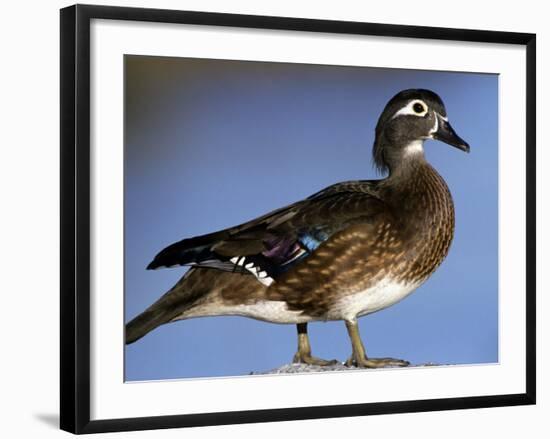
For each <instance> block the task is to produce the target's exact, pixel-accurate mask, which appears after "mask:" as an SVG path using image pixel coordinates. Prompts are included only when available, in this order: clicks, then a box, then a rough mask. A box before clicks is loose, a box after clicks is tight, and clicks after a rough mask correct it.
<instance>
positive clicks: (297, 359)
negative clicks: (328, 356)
mask: <svg viewBox="0 0 550 439" xmlns="http://www.w3.org/2000/svg"><path fill="white" fill-rule="evenodd" d="M292 361H293V362H294V363H305V364H313V365H315V366H330V365H332V364H336V363H338V361H337V360H323V359H322V358H317V357H314V356H313V355H311V354H302V353H300V352H296V354H295V355H294V358H293V360H292Z"/></svg>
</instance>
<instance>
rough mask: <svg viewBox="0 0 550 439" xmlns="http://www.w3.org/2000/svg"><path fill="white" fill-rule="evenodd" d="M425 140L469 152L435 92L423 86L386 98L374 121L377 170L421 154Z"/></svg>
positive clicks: (385, 168)
mask: <svg viewBox="0 0 550 439" xmlns="http://www.w3.org/2000/svg"><path fill="white" fill-rule="evenodd" d="M426 139H435V140H441V141H442V142H445V143H448V144H449V145H452V146H454V147H456V148H458V149H461V150H462V151H466V152H470V146H469V145H468V144H467V143H466V142H465V141H464V140H462V139H461V138H460V137H459V136H458V135H457V134H456V133H455V130H454V129H453V127H452V126H451V124H450V123H449V120H448V118H447V111H446V110H445V105H444V104H443V101H442V100H441V98H440V97H439V96H438V95H437V94H435V93H434V92H433V91H430V90H423V89H410V90H403V91H402V92H400V93H398V94H396V95H395V96H394V97H393V98H391V99H390V101H389V102H388V103H387V105H386V108H384V111H383V112H382V115H381V116H380V119H379V120H378V124H377V125H376V139H375V142H374V148H373V157H374V162H375V164H376V166H377V167H378V169H380V170H382V171H384V170H388V169H389V170H390V171H392V170H393V169H396V168H397V167H398V166H400V165H401V164H404V163H407V162H409V161H410V160H414V159H415V157H419V156H421V157H423V153H424V148H423V145H424V141H425V140H426Z"/></svg>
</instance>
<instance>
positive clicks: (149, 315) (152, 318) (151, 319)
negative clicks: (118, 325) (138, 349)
mask: <svg viewBox="0 0 550 439" xmlns="http://www.w3.org/2000/svg"><path fill="white" fill-rule="evenodd" d="M166 322H167V320H166V312H165V311H162V310H151V311H149V310H147V311H144V312H142V313H141V314H140V315H139V316H137V317H136V318H134V319H133V320H132V321H130V322H129V323H127V324H126V344H130V343H133V342H135V341H137V340H139V339H140V338H141V337H143V336H144V335H146V334H147V333H149V332H151V331H152V330H153V329H155V328H156V327H158V326H160V325H162V324H163V323H166Z"/></svg>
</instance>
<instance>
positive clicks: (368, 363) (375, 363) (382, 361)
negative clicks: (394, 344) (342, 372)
mask: <svg viewBox="0 0 550 439" xmlns="http://www.w3.org/2000/svg"><path fill="white" fill-rule="evenodd" d="M409 364H410V363H409V362H408V361H405V360H399V359H397V358H367V357H359V358H356V357H355V356H354V355H352V356H351V357H350V358H348V360H347V361H346V366H348V367H349V366H357V367H365V368H369V369H374V368H378V367H405V366H408V365H409Z"/></svg>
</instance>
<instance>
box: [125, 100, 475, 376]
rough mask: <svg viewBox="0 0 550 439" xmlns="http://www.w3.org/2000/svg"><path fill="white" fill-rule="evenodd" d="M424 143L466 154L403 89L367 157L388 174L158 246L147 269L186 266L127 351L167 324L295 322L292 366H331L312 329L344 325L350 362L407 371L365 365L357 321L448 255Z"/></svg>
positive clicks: (450, 213) (374, 361)
mask: <svg viewBox="0 0 550 439" xmlns="http://www.w3.org/2000/svg"><path fill="white" fill-rule="evenodd" d="M426 139H437V140H441V141H443V142H445V143H448V144H450V145H452V146H455V147H457V148H459V149H461V150H463V151H466V152H469V149H470V148H469V146H468V144H467V143H466V142H465V141H464V140H462V139H461V138H460V137H459V136H458V135H457V134H456V133H455V131H454V130H453V128H452V127H451V125H450V124H449V122H448V119H447V112H446V110H445V107H444V105H443V102H442V101H441V99H440V98H439V96H438V95H436V94H435V93H433V92H432V91H429V90H421V89H417V90H404V91H402V92H400V93H398V94H397V95H396V96H394V97H393V98H392V99H391V100H390V101H389V102H388V104H387V105H386V108H385V109H384V111H383V113H382V115H381V116H380V119H379V121H378V124H377V126H376V139H375V142H374V148H373V158H374V162H375V164H376V166H377V167H378V168H379V169H380V170H381V171H383V172H385V171H387V172H388V177H387V178H384V179H382V180H360V181H348V182H343V183H338V184H335V185H333V186H329V187H327V188H326V189H324V190H322V191H320V192H318V193H316V194H314V195H312V196H310V197H309V198H306V199H305V200H302V201H298V202H296V203H294V204H291V205H289V206H286V207H283V208H281V209H277V210H274V211H272V212H270V213H268V214H266V215H264V216H261V217H259V218H257V219H254V220H252V221H250V222H247V223H244V224H241V225H238V226H235V227H231V228H229V229H225V230H221V231H218V232H214V233H210V234H207V235H203V236H198V237H194V238H189V239H184V240H182V241H179V242H176V243H175V244H172V245H170V246H169V247H167V248H165V249H164V250H162V251H161V252H160V253H159V254H158V255H157V256H156V257H155V259H154V260H153V261H152V262H151V263H150V264H149V266H148V267H147V268H148V269H155V268H160V267H173V266H182V265H187V266H191V268H190V269H189V271H188V272H187V273H186V274H185V275H184V276H183V277H182V278H181V279H180V280H179V281H178V282H177V284H176V285H175V286H174V287H173V288H172V289H171V290H169V291H168V292H167V293H166V294H164V295H163V296H162V297H161V298H160V299H159V300H158V301H157V302H155V303H154V304H153V305H151V306H150V307H149V308H148V309H147V310H145V311H144V312H143V313H142V314H140V315H139V316H137V317H136V318H134V319H133V320H132V321H131V322H129V323H128V324H127V325H126V343H132V342H134V341H136V340H138V339H139V338H141V337H143V336H144V335H145V334H147V333H148V332H149V331H151V330H153V329H155V328H156V327H157V326H159V325H162V324H164V323H168V322H174V321H177V320H182V319H187V318H191V317H200V316H220V315H238V316H246V317H251V318H254V319H258V320H263V321H267V322H273V323H295V324H297V328H298V351H297V353H296V355H295V357H294V361H295V362H303V363H308V364H318V365H326V364H329V363H332V362H329V361H326V360H322V359H319V358H316V357H314V356H312V354H311V348H310V344H309V339H308V335H307V323H308V322H311V321H326V320H344V322H345V323H346V327H347V330H348V333H349V336H350V339H351V345H352V355H351V357H350V358H349V359H348V361H347V362H346V364H347V365H355V366H358V367H368V368H374V367H385V366H406V365H408V364H409V363H408V362H407V361H404V360H398V359H394V358H370V357H367V355H366V352H365V348H364V346H363V343H362V341H361V338H360V335H359V330H358V325H357V317H360V316H363V315H366V314H370V313H373V312H376V311H379V310H381V309H384V308H387V307H388V306H390V305H393V304H394V303H397V302H399V301H400V300H401V299H403V298H404V297H406V296H407V295H409V294H410V293H411V292H412V291H414V290H415V289H416V288H417V287H418V286H419V285H421V284H422V283H423V282H424V281H425V280H426V279H427V278H428V277H429V276H430V275H431V274H432V273H433V272H434V271H435V269H436V268H437V267H438V266H439V264H441V262H442V261H443V259H444V258H445V256H446V255H447V252H448V250H449V246H450V244H451V241H452V238H453V230H454V207H453V200H452V198H451V194H450V193H449V189H448V188H447V185H446V184H445V181H444V180H443V178H442V177H441V176H440V175H439V174H438V173H437V172H436V171H435V169H434V168H432V167H431V166H430V164H429V163H428V162H427V161H426V160H425V158H424V150H423V143H424V140H426ZM333 361H334V360H333Z"/></svg>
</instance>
